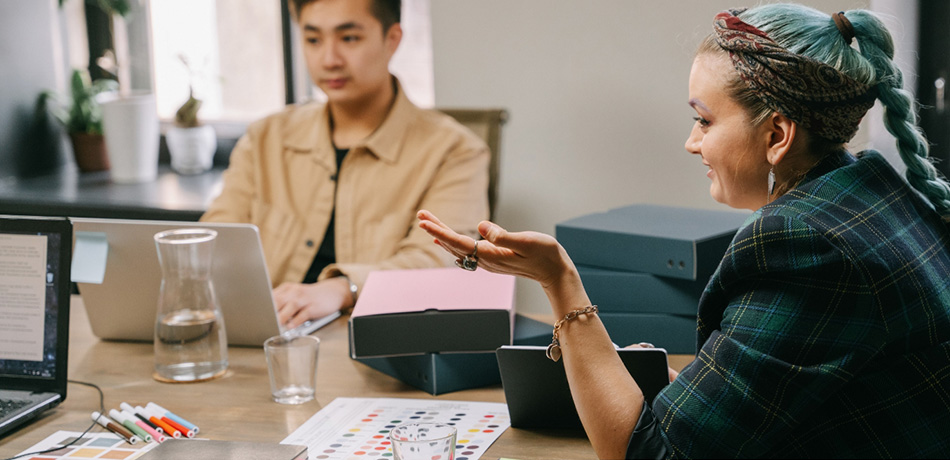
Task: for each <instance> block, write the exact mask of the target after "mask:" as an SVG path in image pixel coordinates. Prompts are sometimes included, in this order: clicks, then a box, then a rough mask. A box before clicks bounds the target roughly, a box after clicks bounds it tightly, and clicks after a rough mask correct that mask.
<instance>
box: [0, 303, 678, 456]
mask: <svg viewBox="0 0 950 460" xmlns="http://www.w3.org/2000/svg"><path fill="white" fill-rule="evenodd" d="M71 304H72V311H71V314H70V340H69V342H70V343H69V378H70V379H72V380H80V381H85V382H91V383H95V384H97V385H99V386H100V387H101V388H102V389H103V391H104V392H105V406H106V410H107V411H108V410H109V409H111V408H118V406H119V403H120V402H128V403H130V404H132V405H133V406H134V405H144V404H145V403H146V402H148V401H154V402H157V403H158V404H161V405H163V406H164V407H166V408H168V409H169V410H172V411H174V412H176V413H178V414H180V415H182V416H183V417H185V418H187V419H189V420H190V421H192V422H194V423H195V424H197V425H198V426H200V427H201V434H200V435H199V436H200V437H204V438H209V439H221V440H243V441H259V442H279V441H280V440H282V439H284V438H285V437H286V436H287V435H288V434H290V433H291V432H293V431H294V430H295V429H296V428H297V427H298V426H300V425H301V424H303V423H304V422H305V421H306V420H307V419H309V418H310V416H312V415H313V414H314V413H316V412H317V411H319V410H320V408H322V407H323V406H324V405H326V404H329V403H330V401H333V399H334V398H337V397H395V398H422V399H447V400H462V401H487V402H504V401H505V395H504V392H503V390H502V388H501V385H493V386H489V387H485V388H480V389H473V390H465V391H458V392H454V393H449V394H445V395H439V396H432V395H429V394H428V393H425V392H422V391H420V390H417V389H415V388H412V387H410V386H408V385H406V384H404V383H402V382H400V381H398V380H396V379H394V378H392V377H389V376H387V375H385V374H382V373H380V372H377V371H375V370H373V369H371V368H369V367H367V366H365V365H363V364H360V363H358V362H356V361H353V360H351V359H350V358H349V357H348V354H347V353H348V351H347V328H346V317H344V318H340V319H338V320H336V321H335V322H333V323H331V324H330V325H328V326H326V327H324V328H323V329H320V330H319V331H317V333H316V335H317V336H319V337H320V339H321V345H320V348H321V349H320V357H319V364H318V369H317V394H316V399H315V400H314V401H311V402H309V403H306V404H302V405H299V406H286V405H282V404H277V403H275V402H273V401H271V399H270V387H269V383H268V378H267V364H266V363H265V361H264V353H263V350H262V349H260V348H244V347H231V348H230V349H229V350H228V357H229V361H230V367H229V369H228V372H227V374H226V375H225V376H224V377H222V378H219V379H216V380H213V381H209V382H202V383H191V384H166V383H159V382H157V381H155V380H153V379H152V369H153V361H152V344H151V343H130V342H110V341H101V340H99V339H98V338H96V337H95V336H94V335H92V330H91V329H90V327H89V321H88V319H87V317H86V312H85V309H84V308H83V305H82V299H81V298H80V297H79V296H73V297H72V301H71ZM539 319H540V318H539ZM691 359H692V357H691V356H671V357H670V362H671V365H672V366H673V367H674V368H675V369H681V368H682V367H683V366H685V365H686V364H687V363H688V362H689V361H690V360H691ZM98 399H99V398H98V393H97V392H96V391H95V390H94V389H92V388H89V387H86V386H81V385H75V384H70V385H69V388H68V396H67V398H66V401H65V402H64V403H63V404H61V405H60V406H58V407H57V408H55V409H53V410H52V411H48V412H47V414H46V415H45V416H43V417H42V418H40V419H38V420H36V421H34V422H33V423H31V424H30V425H28V426H26V427H23V428H21V429H20V430H19V431H15V432H14V433H13V434H11V435H8V436H7V437H6V438H4V439H2V440H0V458H6V457H10V456H13V455H16V454H18V453H19V452H21V451H23V450H25V449H27V448H29V447H30V446H32V445H33V444H35V443H37V442H39V441H41V440H42V439H44V438H46V437H47V436H49V435H50V434H52V433H54V432H56V431H58V430H66V431H83V430H84V429H86V427H87V426H88V425H89V423H90V418H89V416H90V414H91V413H92V412H93V411H96V410H98V409H99V401H98ZM94 430H96V431H101V429H100V428H98V427H97V428H94ZM499 457H510V458H516V459H523V460H530V459H550V458H560V459H589V458H594V457H595V455H594V451H593V449H592V448H591V446H590V442H589V441H588V440H587V437H586V436H585V434H584V432H583V431H580V430H571V431H567V430H524V429H515V428H509V429H508V430H506V431H505V433H504V434H502V436H501V437H500V438H499V439H498V440H497V441H496V442H495V443H494V444H493V445H492V446H491V448H490V449H489V450H488V452H487V453H486V454H485V455H484V456H483V457H482V458H485V459H495V458H499Z"/></svg>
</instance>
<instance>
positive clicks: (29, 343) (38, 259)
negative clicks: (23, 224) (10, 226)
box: [0, 234, 47, 361]
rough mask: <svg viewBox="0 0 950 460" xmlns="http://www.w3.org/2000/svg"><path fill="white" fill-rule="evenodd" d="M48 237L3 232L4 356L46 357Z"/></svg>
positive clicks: (0, 308) (0, 341) (0, 334)
mask: <svg viewBox="0 0 950 460" xmlns="http://www.w3.org/2000/svg"><path fill="white" fill-rule="evenodd" d="M46 278H47V276H46V236H43V235H11V234H5V235H0V359H12V360H18V361H42V360H43V333H44V328H43V324H44V322H43V315H44V314H45V313H46Z"/></svg>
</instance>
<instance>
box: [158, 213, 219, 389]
mask: <svg viewBox="0 0 950 460" xmlns="http://www.w3.org/2000/svg"><path fill="white" fill-rule="evenodd" d="M217 236H218V233H217V232H216V231H214V230H207V229H179V230H168V231H164V232H160V233H156V234H155V247H156V248H157V250H158V261H159V263H160V264H161V266H162V286H161V290H160V291H159V294H158V311H157V314H156V318H155V373H156V378H157V379H158V380H163V381H175V382H193V381H197V380H207V379H210V378H214V377H217V376H219V375H221V374H223V373H224V371H225V370H226V369H227V368H228V341H227V338H226V335H225V331H224V318H223V317H222V316H221V308H220V306H219V305H218V300H217V298H216V297H215V294H214V283H212V281H211V265H212V252H213V251H212V250H213V249H214V239H215V238H216V237H217Z"/></svg>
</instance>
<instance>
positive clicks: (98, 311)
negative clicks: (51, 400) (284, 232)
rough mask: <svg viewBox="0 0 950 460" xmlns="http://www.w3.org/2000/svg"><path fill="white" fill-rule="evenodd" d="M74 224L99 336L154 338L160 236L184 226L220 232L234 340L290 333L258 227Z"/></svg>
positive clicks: (79, 274) (219, 270) (83, 284)
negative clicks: (284, 323) (276, 301)
mask: <svg viewBox="0 0 950 460" xmlns="http://www.w3.org/2000/svg"><path fill="white" fill-rule="evenodd" d="M72 222H73V226H74V227H75V241H76V243H75V249H74V260H73V271H72V276H73V280H74V281H76V284H77V286H78V288H79V293H80V295H82V300H83V304H84V305H85V307H86V314H87V315H88V316H89V323H90V325H91V326H92V332H93V334H95V335H96V336H97V337H99V338H102V339H110V340H134V341H152V340H153V337H154V331H155V312H156V308H157V304H158V292H159V287H160V286H161V281H162V271H161V266H160V265H159V262H158V255H157V252H156V249H155V240H154V238H153V237H154V235H155V234H156V233H158V232H161V231H164V230H169V229H177V228H210V229H214V230H215V231H217V232H218V237H217V238H216V239H215V243H214V256H213V257H214V262H213V265H212V268H211V278H212V281H213V282H214V290H215V295H216V297H217V298H218V302H219V303H220V306H221V312H222V315H223V316H224V325H225V331H226V333H227V337H228V344H230V345H244V346H257V347H259V346H263V344H264V341H265V340H267V339H268V338H269V337H272V336H275V335H278V334H281V333H285V332H288V331H286V330H285V329H284V328H283V326H282V325H281V324H280V322H279V320H278V316H277V309H276V307H275V305H274V298H273V296H272V294H271V282H270V277H269V276H268V273H267V265H266V264H265V262H264V252H263V250H262V248H261V240H260V235H259V234H258V230H257V227H256V226H254V225H252V224H224V223H204V222H173V221H148V220H120V219H92V218H72ZM339 315H340V314H339V312H337V313H334V314H332V315H329V316H326V317H324V318H321V319H319V320H315V321H310V322H308V323H304V324H303V325H301V326H299V327H298V328H296V329H294V330H293V331H291V332H293V333H299V334H309V333H311V332H313V331H315V330H317V329H319V328H320V327H322V326H324V325H326V324H328V323H329V322H331V321H333V320H334V319H335V318H336V317H338V316H339Z"/></svg>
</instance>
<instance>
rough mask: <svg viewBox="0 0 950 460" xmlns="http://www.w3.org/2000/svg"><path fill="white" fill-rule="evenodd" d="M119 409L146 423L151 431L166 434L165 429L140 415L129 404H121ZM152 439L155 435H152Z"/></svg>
mask: <svg viewBox="0 0 950 460" xmlns="http://www.w3.org/2000/svg"><path fill="white" fill-rule="evenodd" d="M119 408H120V409H122V410H123V411H125V412H128V413H129V414H131V415H133V416H135V418H137V419H139V420H141V421H142V422H143V423H145V424H146V425H148V426H149V427H150V428H151V429H153V430H155V431H157V432H159V433H164V432H165V429H164V428H162V427H160V426H158V425H156V424H154V423H152V422H151V421H150V420H149V419H148V418H146V417H143V416H142V414H140V413H139V411H137V410H135V408H134V407H132V405H131V404H129V403H121V404H119ZM152 437H154V435H152Z"/></svg>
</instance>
